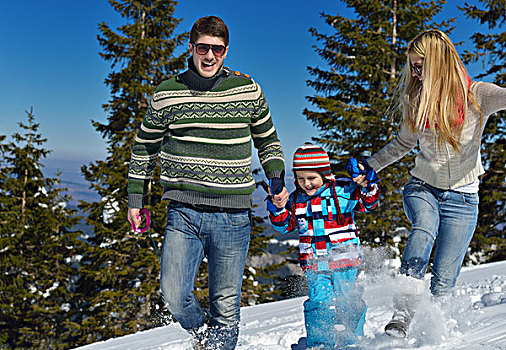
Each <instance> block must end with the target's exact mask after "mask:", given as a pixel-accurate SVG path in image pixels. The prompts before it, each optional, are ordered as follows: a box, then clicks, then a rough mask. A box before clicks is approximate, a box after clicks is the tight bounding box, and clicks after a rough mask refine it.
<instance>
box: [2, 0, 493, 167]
mask: <svg viewBox="0 0 506 350" xmlns="http://www.w3.org/2000/svg"><path fill="white" fill-rule="evenodd" d="M469 2H470V3H476V2H477V1H475V0H472V1H469ZM457 3H458V4H460V3H461V1H451V0H450V1H449V4H447V5H446V6H445V8H444V13H443V15H442V16H443V17H451V16H455V15H459V16H458V17H459V20H458V21H457V24H456V31H455V32H454V33H453V34H451V37H452V39H453V40H454V41H460V40H464V41H465V40H468V38H469V37H470V36H471V35H472V34H473V33H475V32H476V31H478V30H481V31H486V30H487V29H486V28H484V27H480V26H479V25H478V24H477V23H476V22H474V21H469V20H466V19H465V18H464V16H463V15H462V14H461V13H460V12H458V11H457V10H456V4H457ZM321 12H326V13H330V14H332V13H334V14H335V13H337V12H339V13H340V14H342V15H347V16H351V12H350V10H349V9H347V8H345V7H344V5H343V4H342V3H341V2H339V1H335V0H334V1H331V0H313V1H308V0H292V1H285V0H270V1H267V0H255V1H232V0H226V1H200V0H198V1H195V0H193V1H189V0H182V1H180V3H179V5H178V6H177V9H176V13H175V15H176V17H178V18H182V19H183V21H182V22H181V25H180V27H179V28H178V30H177V31H178V32H183V31H189V29H190V28H191V25H192V24H193V22H194V21H195V20H196V19H198V18H199V17H201V16H205V15H210V14H214V15H218V16H220V17H222V18H223V19H224V20H225V22H226V23H227V25H228V26H229V28H230V33H231V42H230V50H229V54H228V56H227V59H226V61H225V64H226V65H228V66H229V67H231V68H233V69H234V70H239V71H242V72H244V73H248V74H249V75H251V76H252V77H253V78H254V79H255V80H256V81H257V82H259V83H260V84H261V86H262V88H263V90H264V91H265V94H266V96H267V100H268V102H269V105H270V108H271V113H272V116H273V119H274V122H275V125H276V128H277V130H278V134H279V137H280V139H281V142H282V146H283V148H284V150H285V159H286V161H287V163H290V162H291V156H292V154H293V152H294V151H295V149H296V148H297V147H298V146H299V145H300V144H302V143H303V142H304V141H308V140H310V138H311V137H312V136H316V135H317V131H316V129H315V128H314V127H313V126H312V125H311V124H310V123H309V122H308V121H307V120H306V119H305V117H304V116H303V115H302V111H303V109H304V108H305V107H308V106H309V104H308V103H307V102H306V99H305V96H308V95H311V94H313V91H312V90H311V89H310V88H308V87H306V83H305V81H306V80H307V79H309V78H310V76H309V74H308V73H307V69H306V67H307V66H324V64H323V62H322V61H321V60H320V59H319V57H318V56H317V55H316V53H314V51H313V49H312V47H311V46H312V45H313V44H314V43H315V42H314V40H313V38H312V37H311V35H310V34H309V32H308V29H309V27H316V28H318V29H319V30H321V31H326V30H327V26H326V25H325V24H324V23H323V20H322V19H321V17H320V13H321ZM102 21H105V22H106V23H108V24H109V25H110V26H111V27H113V28H116V27H117V26H119V25H120V24H122V23H123V21H122V19H121V18H120V17H119V15H117V14H116V13H115V12H114V11H113V9H112V8H111V6H110V5H109V3H108V2H107V1H106V0H87V1H77V0H66V1H63V0H52V1H46V2H42V1H35V0H26V1H21V2H18V1H6V2H3V4H2V5H1V11H0V44H1V48H2V49H1V50H0V80H1V82H2V83H1V84H0V134H3V135H11V134H12V133H13V132H14V131H17V122H18V121H20V120H21V121H26V115H25V111H26V110H29V108H30V107H31V106H33V108H34V113H35V116H36V121H37V122H39V123H40V124H41V126H40V131H41V133H42V134H43V136H44V137H46V138H47V139H48V142H47V144H46V148H48V149H51V150H52V151H53V152H52V154H51V156H50V159H51V161H52V162H53V164H58V163H61V164H64V162H65V161H70V160H73V161H74V162H73V163H74V164H84V163H88V162H90V161H93V160H96V159H102V158H104V157H105V155H106V144H105V142H104V141H103V140H102V139H101V137H100V135H99V134H98V133H97V132H96V131H95V130H94V129H93V127H92V126H91V121H90V120H91V119H95V120H99V121H102V122H105V120H106V114H105V113H104V111H103V110H102V108H101V106H102V104H103V103H105V102H107V101H108V99H109V90H108V88H107V87H106V86H105V85H104V83H103V82H104V79H105V78H106V77H107V74H108V73H109V72H110V67H109V64H108V63H106V62H104V61H103V60H102V59H101V58H100V57H99V55H98V53H99V52H100V47H99V45H98V42H97V39H96V37H97V34H99V32H98V24H99V23H100V22H102ZM459 50H462V49H459ZM478 69H479V67H478V66H476V65H475V66H474V68H473V67H470V73H471V75H472V76H473V75H476V74H477V73H478V71H477V70H478ZM61 168H63V169H65V168H66V167H65V166H63V165H62V166H61ZM48 175H51V174H48Z"/></svg>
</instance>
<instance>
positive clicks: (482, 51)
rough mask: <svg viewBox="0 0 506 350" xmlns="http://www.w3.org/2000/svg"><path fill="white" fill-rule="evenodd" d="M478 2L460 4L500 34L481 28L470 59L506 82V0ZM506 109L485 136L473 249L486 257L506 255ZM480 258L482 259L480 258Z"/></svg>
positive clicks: (500, 82) (495, 117) (489, 125)
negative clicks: (481, 30) (486, 31)
mask: <svg viewBox="0 0 506 350" xmlns="http://www.w3.org/2000/svg"><path fill="white" fill-rule="evenodd" d="M480 3H481V4H480V5H481V6H480V7H483V8H479V7H478V6H476V5H469V4H467V3H466V4H465V5H464V6H463V7H459V9H460V10H462V11H463V12H464V13H465V15H466V17H468V18H471V19H474V20H477V21H479V22H480V24H482V25H483V24H485V25H487V26H488V28H489V30H494V29H495V30H496V32H497V33H496V34H492V33H483V32H477V33H475V34H473V35H472V36H471V40H472V42H473V43H474V46H475V50H474V51H471V52H470V51H467V52H466V53H465V55H464V57H463V59H464V61H465V62H466V63H470V62H477V61H481V62H482V63H483V67H484V69H483V73H481V74H479V75H478V76H477V77H476V79H481V78H484V77H490V78H492V79H493V82H494V83H496V84H498V85H500V86H503V87H504V86H506V50H505V47H506V32H504V31H502V32H501V31H500V30H501V29H502V28H504V24H505V21H506V2H505V1H504V0H481V1H480ZM505 116H506V113H505V112H504V111H502V112H500V113H497V114H495V115H493V116H491V117H490V119H489V121H488V123H487V125H486V127H485V131H484V132H483V137H482V140H483V141H482V160H483V162H484V164H485V169H486V173H485V174H484V175H483V177H482V178H481V184H480V193H479V194H480V205H479V212H480V215H479V216H478V226H477V228H476V231H475V236H474V239H473V242H472V243H471V249H472V252H473V253H478V254H479V255H482V256H483V257H482V258H481V259H482V260H483V261H499V260H504V259H506V243H505V240H504V239H505V238H506V236H505V232H506V204H505V203H506V181H505V180H506V172H505V171H504V165H505V164H506V147H505V146H506V137H505V136H506V122H505ZM477 262H480V261H479V260H478V261H477Z"/></svg>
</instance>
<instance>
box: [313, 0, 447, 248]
mask: <svg viewBox="0 0 506 350" xmlns="http://www.w3.org/2000/svg"><path fill="white" fill-rule="evenodd" d="M343 2H344V3H345V4H346V6H347V7H348V8H351V9H354V11H355V15H354V17H353V18H346V17H343V16H340V15H338V14H337V15H329V14H322V17H323V19H324V20H325V23H326V24H327V25H328V26H330V31H331V34H324V33H320V32H318V31H317V30H316V29H315V28H311V29H310V32H311V34H312V35H313V37H314V38H315V39H316V41H317V42H319V43H321V46H316V45H315V51H316V52H317V53H318V55H319V56H320V57H321V58H322V59H323V60H324V61H325V63H326V64H327V65H328V69H323V68H319V67H308V70H309V72H310V74H311V75H312V76H313V80H310V81H308V85H309V86H311V87H312V88H313V89H314V90H315V92H316V94H315V95H313V96H309V97H307V99H308V101H309V102H311V104H312V105H313V106H314V107H315V108H316V109H315V110H310V109H305V110H304V115H305V116H306V118H307V119H308V120H309V121H311V122H312V123H313V124H314V125H315V126H316V127H317V128H318V129H319V132H320V134H319V136H318V137H317V138H315V141H317V142H318V143H320V144H321V145H323V146H324V147H325V148H326V149H327V150H328V151H329V155H330V157H331V159H332V163H333V168H334V169H335V172H336V173H337V174H341V175H346V173H345V172H343V170H344V166H345V164H346V161H347V160H348V159H349V157H350V156H354V157H357V158H360V156H361V154H363V152H365V151H369V152H372V153H374V152H376V151H378V150H380V149H381V147H383V146H384V145H385V144H387V143H388V142H390V141H391V140H392V139H393V137H394V136H395V133H396V132H397V131H398V130H399V125H400V116H399V115H398V113H394V110H393V109H392V108H391V106H392V96H393V94H394V92H395V86H396V81H397V78H398V76H399V73H400V71H401V69H402V67H403V66H404V65H405V64H406V59H405V51H406V48H407V43H408V42H409V41H410V40H411V39H413V38H414V37H415V36H416V35H417V34H419V33H420V32H421V31H423V30H426V29H428V28H439V29H443V30H445V31H447V32H449V31H451V29H452V28H451V23H452V22H453V19H449V20H447V21H443V22H441V23H437V22H435V21H434V20H433V18H434V16H436V15H437V14H438V13H439V12H441V10H442V6H443V4H444V3H445V1H431V2H425V1H414V0H410V1H407V0H372V1H360V0H346V1H343ZM412 156H413V154H412V153H411V154H409V155H408V156H405V157H404V158H402V159H401V160H400V161H398V162H396V163H394V164H392V165H390V166H389V167H387V168H386V169H384V170H382V171H381V173H380V177H381V179H382V181H380V188H381V191H382V196H381V200H380V206H379V207H378V208H377V209H376V210H375V211H374V212H372V213H370V214H366V215H357V216H356V219H357V223H358V226H359V227H360V232H361V238H362V241H363V242H364V243H366V244H372V245H374V244H375V243H379V244H381V245H383V244H385V243H387V244H390V245H391V244H393V242H392V237H393V235H394V232H395V230H396V229H398V228H400V227H409V222H408V221H407V219H406V217H405V215H404V213H403V206H402V188H403V185H404V184H405V183H406V182H407V180H408V179H409V175H408V170H409V169H410V168H412V166H413V157H412Z"/></svg>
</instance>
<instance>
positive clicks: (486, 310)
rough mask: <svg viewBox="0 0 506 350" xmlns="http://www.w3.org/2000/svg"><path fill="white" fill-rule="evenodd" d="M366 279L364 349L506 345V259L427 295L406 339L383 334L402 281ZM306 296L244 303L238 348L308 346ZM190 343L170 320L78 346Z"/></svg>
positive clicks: (478, 349)
mask: <svg viewBox="0 0 506 350" xmlns="http://www.w3.org/2000/svg"><path fill="white" fill-rule="evenodd" d="M390 271H391V270H390ZM426 282H427V283H428V280H427V281H426ZM361 283H362V284H363V285H364V287H365V295H364V298H365V300H366V302H367V304H368V307H369V309H368V314H367V320H366V326H365V336H364V338H363V339H362V341H361V343H360V346H359V348H360V349H367V350H371V349H389V350H394V349H423V350H436V349H437V350H463V349H465V350H498V349H506V261H503V262H498V263H492V264H486V265H480V266H477V267H471V268H463V269H462V273H461V275H460V277H459V280H458V284H457V286H456V287H455V289H454V292H453V295H452V296H451V297H450V298H448V299H445V300H439V301H434V300H431V298H430V296H429V295H427V296H425V298H424V300H423V301H422V303H421V305H420V307H419V311H418V313H417V314H416V316H415V318H414V320H413V324H412V326H411V329H410V335H409V337H408V338H407V339H406V340H395V339H392V338H390V337H388V336H386V335H384V333H383V327H384V326H385V324H386V323H387V322H388V320H389V319H390V317H391V314H392V294H393V292H394V291H395V290H397V289H398V288H399V283H398V280H397V279H396V278H395V277H393V276H392V275H391V273H390V272H388V271H383V272H382V271H381V269H377V270H373V272H372V273H370V274H368V275H365V276H364V277H363V278H362V279H361ZM304 300H305V297H302V298H295V299H289V300H284V301H280V302H275V303H268V304H262V305H255V306H250V307H244V308H242V310H241V317H242V319H241V331H240V336H239V343H238V346H237V349H242V350H253V349H254V350H282V349H291V350H300V349H304V344H305V338H304V337H305V330H304V320H303V308H302V303H303V302H304ZM189 348H191V346H190V338H189V336H188V335H187V333H186V332H185V331H184V330H183V329H182V328H181V327H180V326H179V325H178V324H171V325H168V326H165V327H160V328H156V329H152V330H149V331H144V332H139V333H136V334H132V335H128V336H124V337H121V338H116V339H110V340H107V341H104V342H99V343H95V344H90V345H87V346H84V347H80V348H79V349H80V350H116V349H117V350H148V349H150V350H154V349H157V350H183V349H185V350H186V349H189Z"/></svg>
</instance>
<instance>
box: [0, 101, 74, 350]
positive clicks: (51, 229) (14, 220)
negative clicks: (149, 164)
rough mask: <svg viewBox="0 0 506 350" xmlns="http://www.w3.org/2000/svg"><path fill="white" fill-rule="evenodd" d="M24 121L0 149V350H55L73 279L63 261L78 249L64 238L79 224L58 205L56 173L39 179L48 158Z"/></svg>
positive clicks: (62, 337) (61, 200)
mask: <svg viewBox="0 0 506 350" xmlns="http://www.w3.org/2000/svg"><path fill="white" fill-rule="evenodd" d="M27 114H28V124H24V123H21V122H20V123H19V127H20V128H21V129H23V130H24V133H23V134H20V133H15V134H14V135H13V136H12V141H10V142H8V143H4V144H1V146H0V150H1V153H2V156H3V157H2V161H1V165H2V166H1V168H0V246H1V247H2V250H1V251H0V269H1V271H2V279H1V280H0V303H1V305H0V307H1V308H2V318H1V321H0V328H1V329H2V332H1V334H2V335H1V336H0V347H1V348H23V349H25V348H30V349H57V348H58V349H63V348H68V346H69V345H65V344H66V342H67V340H68V338H67V335H68V331H69V328H68V327H67V320H68V319H70V318H71V317H72V310H71V309H70V308H69V307H68V305H71V302H72V299H73V293H72V288H73V285H74V283H73V275H75V274H76V271H75V269H74V268H73V266H72V265H71V264H70V263H67V262H70V261H71V260H72V257H73V256H75V255H76V254H77V252H78V251H79V246H80V245H81V243H80V241H79V240H78V239H77V236H78V235H79V234H80V233H79V232H72V231H71V229H72V227H73V225H75V224H76V223H77V221H78V220H79V217H78V216H76V215H75V211H73V210H70V209H68V208H67V206H66V205H67V203H68V202H69V200H70V197H69V196H68V195H66V194H65V190H66V189H64V188H61V186H60V185H59V178H60V176H61V173H58V174H57V178H48V177H45V176H44V174H43V172H42V170H41V169H42V163H41V160H42V159H43V158H44V157H46V156H47V154H48V153H49V152H50V151H48V150H46V149H44V148H42V147H43V145H44V143H45V142H46V139H44V138H42V136H41V134H39V133H38V128H39V124H37V123H35V117H34V115H33V110H30V112H27ZM4 139H5V138H4Z"/></svg>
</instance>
